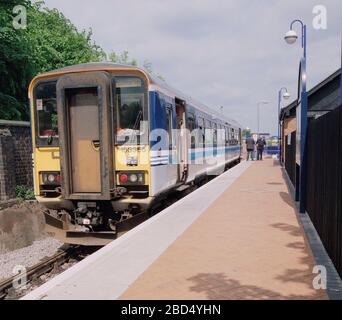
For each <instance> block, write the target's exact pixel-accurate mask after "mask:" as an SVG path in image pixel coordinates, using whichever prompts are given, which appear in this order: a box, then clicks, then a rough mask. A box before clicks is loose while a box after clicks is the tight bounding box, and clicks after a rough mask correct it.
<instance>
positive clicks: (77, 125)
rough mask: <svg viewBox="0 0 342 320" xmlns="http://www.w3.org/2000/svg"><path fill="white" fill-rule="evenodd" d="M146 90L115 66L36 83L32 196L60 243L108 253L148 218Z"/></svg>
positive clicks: (67, 72) (143, 80)
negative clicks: (106, 248) (122, 236)
mask: <svg viewBox="0 0 342 320" xmlns="http://www.w3.org/2000/svg"><path fill="white" fill-rule="evenodd" d="M148 85H149V79H148V76H147V75H146V74H145V73H144V72H143V71H142V70H140V69H137V68H133V67H132V68H130V67H123V66H117V65H113V64H87V65H80V66H74V67H67V68H63V69H60V70H56V71H52V72H49V73H45V74H43V75H40V76H38V77H36V78H34V79H33V80H32V83H31V85H30V89H29V97H30V107H31V119H32V143H33V163H34V192H35V195H36V198H37V200H38V201H39V202H40V203H41V204H42V205H43V206H44V207H45V208H46V213H45V217H46V223H47V227H48V228H47V230H48V231H49V232H52V233H53V234H54V235H55V236H56V237H57V238H59V239H60V240H62V241H63V242H65V243H74V244H83V245H104V244H106V243H108V242H109V241H112V240H113V239H115V238H116V237H117V236H118V235H120V234H122V233H124V232H125V231H127V230H129V229H130V228H132V227H133V226H134V225H137V224H139V223H141V222H142V221H143V220H145V219H147V218H148V209H149V208H150V206H151V203H152V200H153V199H152V198H151V197H150V196H149V195H150V165H149V161H150V159H149V107H148V106H149V101H148V99H149V97H148Z"/></svg>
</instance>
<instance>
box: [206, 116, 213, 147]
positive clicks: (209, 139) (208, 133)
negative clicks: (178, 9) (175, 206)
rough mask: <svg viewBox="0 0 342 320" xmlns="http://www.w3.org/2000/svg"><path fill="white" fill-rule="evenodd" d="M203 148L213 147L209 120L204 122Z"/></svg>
mask: <svg viewBox="0 0 342 320" xmlns="http://www.w3.org/2000/svg"><path fill="white" fill-rule="evenodd" d="M204 144H205V147H207V146H212V145H213V130H212V127H211V122H210V121H209V120H205V141H204Z"/></svg>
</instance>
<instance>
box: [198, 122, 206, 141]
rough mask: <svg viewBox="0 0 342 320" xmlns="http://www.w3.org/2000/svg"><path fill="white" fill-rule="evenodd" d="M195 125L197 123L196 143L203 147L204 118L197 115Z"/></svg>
mask: <svg viewBox="0 0 342 320" xmlns="http://www.w3.org/2000/svg"><path fill="white" fill-rule="evenodd" d="M197 125H198V134H199V137H198V143H199V145H200V147H203V146H204V139H205V126H204V119H203V118H201V117H199V118H198V122H197Z"/></svg>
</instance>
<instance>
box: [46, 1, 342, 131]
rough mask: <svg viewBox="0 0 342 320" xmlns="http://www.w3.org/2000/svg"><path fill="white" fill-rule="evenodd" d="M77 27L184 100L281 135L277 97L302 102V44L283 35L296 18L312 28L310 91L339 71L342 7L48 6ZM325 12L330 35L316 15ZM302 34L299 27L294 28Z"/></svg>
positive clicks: (260, 4) (286, 4) (88, 3)
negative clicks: (145, 65)
mask: <svg viewBox="0 0 342 320" xmlns="http://www.w3.org/2000/svg"><path fill="white" fill-rule="evenodd" d="M45 3H46V5H47V6H48V7H49V8H57V9H59V10H61V11H62V12H63V13H64V14H65V16H66V17H67V18H69V19H70V20H71V21H72V22H73V23H74V24H75V25H76V26H77V28H79V29H80V30H81V29H89V28H91V29H92V30H93V37H94V40H95V41H96V42H97V43H98V44H99V45H100V46H101V47H102V48H103V49H104V50H105V51H107V52H110V51H111V50H114V51H116V52H122V51H124V50H127V51H129V54H130V56H131V57H132V58H136V59H137V60H139V61H140V62H143V61H144V60H149V61H150V62H151V63H152V65H153V69H154V71H155V72H157V73H160V74H161V75H162V76H163V77H164V78H165V79H166V81H167V82H168V83H169V84H170V85H172V86H174V87H176V88H178V89H179V90H181V91H183V92H184V93H186V94H188V95H190V96H192V97H193V98H196V99H197V100H199V101H201V102H203V103H205V104H207V105H208V106H209V107H211V108H216V110H219V107H220V106H224V112H225V113H226V114H227V115H228V116H229V117H231V118H234V119H236V120H238V121H239V122H240V123H241V124H242V125H243V126H244V127H247V126H248V127H250V128H252V130H256V129H257V120H256V119H257V111H256V110H257V107H256V105H257V102H258V101H260V100H266V101H269V102H270V104H269V105H264V106H262V109H261V123H260V130H261V131H263V132H271V133H272V134H276V132H277V97H278V90H279V89H280V88H281V87H282V86H287V87H288V89H289V91H290V92H291V95H292V98H295V97H296V96H297V77H298V66H299V60H300V57H301V55H302V49H301V47H300V43H297V44H295V45H292V46H289V45H287V44H286V43H285V42H284V40H283V36H284V34H285V32H286V31H288V29H289V24H290V22H291V21H292V20H293V19H302V20H304V22H305V23H306V24H307V25H308V83H309V88H311V87H312V86H314V85H315V84H317V83H318V82H320V81H321V80H323V79H324V78H325V77H327V76H329V75H330V74H331V73H333V72H334V71H336V70H337V69H338V68H340V64H341V55H340V50H341V49H340V47H341V40H340V39H341V31H342V7H341V4H342V3H341V0H222V1H220V0H186V1H184V0H167V1H166V0H163V1H161V0H158V1H157V0H144V1H142V0H124V1H119V0H96V1H93V0H72V1H70V0H46V1H45ZM316 5H324V6H326V8H327V30H315V29H314V28H313V24H312V22H313V19H314V17H315V14H313V12H312V11H313V8H314V6H316ZM295 29H296V31H297V32H298V33H299V32H300V30H299V25H297V26H295ZM292 98H291V101H292Z"/></svg>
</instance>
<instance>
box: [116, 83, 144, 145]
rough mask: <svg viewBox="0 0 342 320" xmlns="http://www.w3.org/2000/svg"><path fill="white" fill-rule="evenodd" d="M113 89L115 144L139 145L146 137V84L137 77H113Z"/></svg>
mask: <svg viewBox="0 0 342 320" xmlns="http://www.w3.org/2000/svg"><path fill="white" fill-rule="evenodd" d="M115 88H116V94H115V100H116V104H115V107H116V113H115V117H116V142H117V143H125V142H131V143H141V142H142V141H143V137H145V138H146V135H147V124H146V122H145V121H147V119H148V116H147V103H146V99H147V94H146V92H147V90H146V84H145V82H144V81H143V79H141V78H139V77H132V76H122V77H115ZM127 137H128V139H127ZM144 141H145V139H144Z"/></svg>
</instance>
